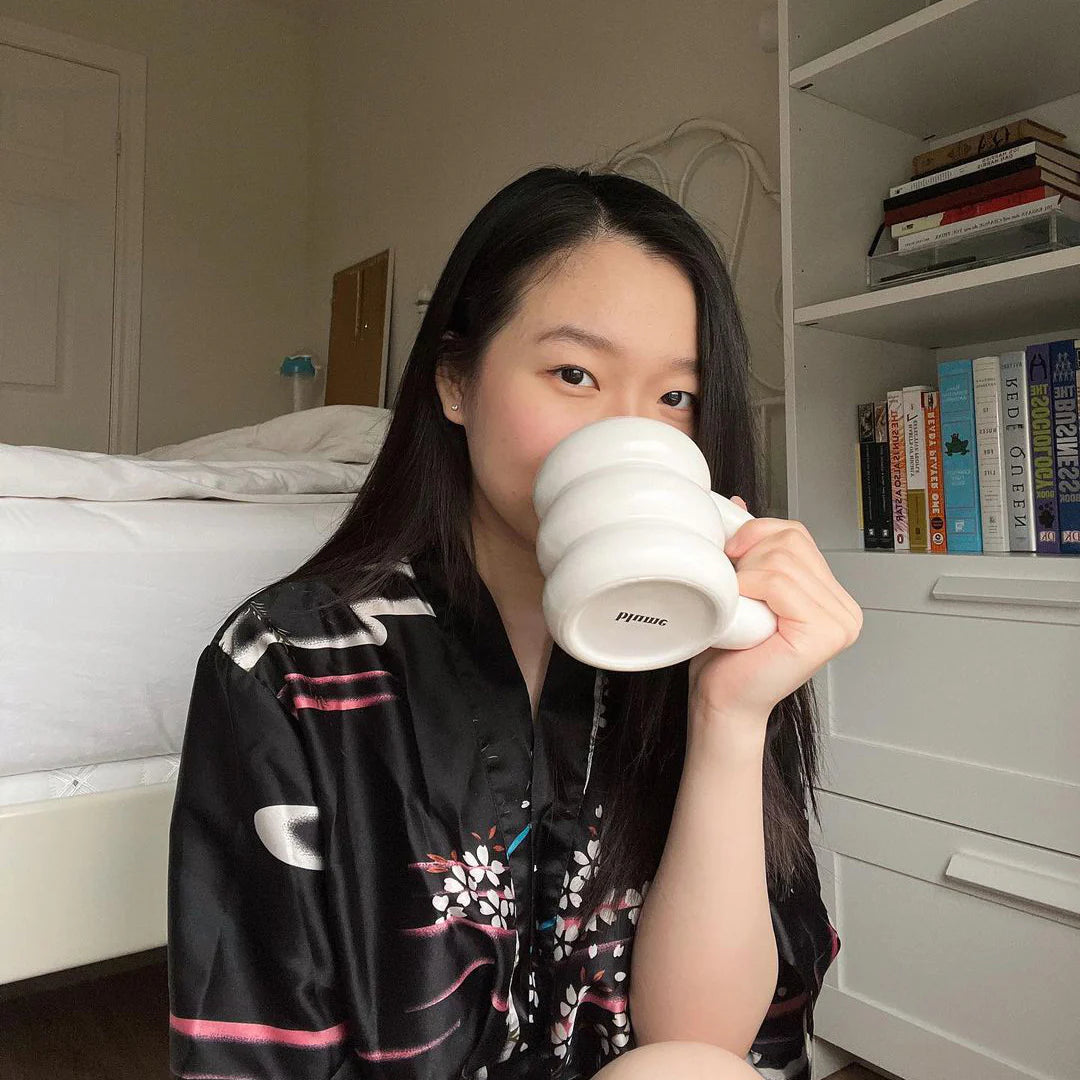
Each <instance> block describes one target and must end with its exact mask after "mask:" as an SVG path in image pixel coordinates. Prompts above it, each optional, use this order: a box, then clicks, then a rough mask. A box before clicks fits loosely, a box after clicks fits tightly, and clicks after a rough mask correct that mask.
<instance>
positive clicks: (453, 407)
mask: <svg viewBox="0 0 1080 1080" xmlns="http://www.w3.org/2000/svg"><path fill="white" fill-rule="evenodd" d="M460 407H461V406H459V405H451V406H450V408H451V409H453V410H454V412H457V411H458V409H459V408H460Z"/></svg>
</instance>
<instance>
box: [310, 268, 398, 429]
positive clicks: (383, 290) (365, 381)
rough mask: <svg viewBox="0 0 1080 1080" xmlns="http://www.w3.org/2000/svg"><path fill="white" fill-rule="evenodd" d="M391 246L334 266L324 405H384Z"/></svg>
mask: <svg viewBox="0 0 1080 1080" xmlns="http://www.w3.org/2000/svg"><path fill="white" fill-rule="evenodd" d="M393 268H394V257H393V251H391V250H390V249H387V250H386V251H381V252H379V254H378V255H373V256H372V257H371V258H370V259H365V260H364V261H363V262H358V263H356V264H355V265H354V266H348V267H346V268H345V269H344V270H339V271H338V272H337V273H336V274H335V275H334V285H333V291H332V293H331V300H330V344H329V348H328V349H327V357H326V399H325V400H326V404H327V405H376V406H379V407H382V408H385V407H386V361H387V346H388V344H389V340H388V339H389V329H390V301H391V296H392V293H393Z"/></svg>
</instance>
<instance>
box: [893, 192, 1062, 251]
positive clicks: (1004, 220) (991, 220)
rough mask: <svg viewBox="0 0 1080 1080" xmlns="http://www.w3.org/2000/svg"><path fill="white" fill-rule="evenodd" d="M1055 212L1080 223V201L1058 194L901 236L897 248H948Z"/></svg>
mask: <svg viewBox="0 0 1080 1080" xmlns="http://www.w3.org/2000/svg"><path fill="white" fill-rule="evenodd" d="M1055 209H1060V210H1061V211H1062V212H1063V213H1064V214H1065V216H1066V217H1069V218H1071V219H1072V220H1073V221H1080V201H1077V200H1076V199H1070V198H1069V197H1068V196H1066V195H1059V194H1057V193H1056V192H1055V193H1054V194H1053V195H1050V196H1048V197H1046V198H1045V199H1039V200H1037V201H1036V202H1030V203H1025V204H1024V205H1021V206H1010V207H1006V208H1005V209H1004V210H997V211H995V212H994V213H992V214H980V215H979V216H978V217H972V218H968V219H967V220H965V221H957V222H953V223H952V224H950V225H942V226H940V227H938V228H936V229H925V230H924V231H922V232H917V233H913V234H912V235H911V236H901V237H900V238H899V239H898V240H897V241H896V248H897V251H918V250H919V249H921V248H928V247H934V246H935V245H937V244H946V243H949V242H950V241H952V240H959V239H961V237H964V236H971V235H974V234H975V233H980V232H985V231H986V230H987V229H996V228H1001V227H1002V226H1005V225H1014V224H1016V223H1017V222H1020V221H1026V220H1027V219H1028V218H1035V217H1041V216H1043V215H1044V214H1047V213H1049V212H1050V211H1051V210H1055Z"/></svg>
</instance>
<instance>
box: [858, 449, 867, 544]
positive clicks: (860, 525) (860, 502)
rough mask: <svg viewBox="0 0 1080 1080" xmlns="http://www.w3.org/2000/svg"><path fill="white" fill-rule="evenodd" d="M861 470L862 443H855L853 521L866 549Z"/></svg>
mask: <svg viewBox="0 0 1080 1080" xmlns="http://www.w3.org/2000/svg"><path fill="white" fill-rule="evenodd" d="M862 486H863V469H862V443H861V442H856V443H855V520H856V527H857V528H858V530H859V535H860V536H861V537H862V538H863V547H864V548H865V547H866V536H865V533H864V532H863V529H864V528H865V527H866V515H865V512H864V508H863V494H862Z"/></svg>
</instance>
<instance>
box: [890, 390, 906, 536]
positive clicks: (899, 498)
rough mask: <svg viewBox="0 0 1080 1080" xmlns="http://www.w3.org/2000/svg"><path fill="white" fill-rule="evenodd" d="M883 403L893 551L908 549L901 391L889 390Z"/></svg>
mask: <svg viewBox="0 0 1080 1080" xmlns="http://www.w3.org/2000/svg"><path fill="white" fill-rule="evenodd" d="M886 407H887V409H888V413H889V476H890V479H891V494H892V522H893V544H894V545H895V550H896V551H909V550H910V545H909V543H908V517H907V458H906V455H905V451H904V394H903V391H901V390H890V391H889V394H888V399H887V402H886Z"/></svg>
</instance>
